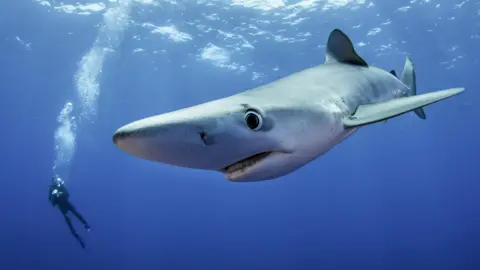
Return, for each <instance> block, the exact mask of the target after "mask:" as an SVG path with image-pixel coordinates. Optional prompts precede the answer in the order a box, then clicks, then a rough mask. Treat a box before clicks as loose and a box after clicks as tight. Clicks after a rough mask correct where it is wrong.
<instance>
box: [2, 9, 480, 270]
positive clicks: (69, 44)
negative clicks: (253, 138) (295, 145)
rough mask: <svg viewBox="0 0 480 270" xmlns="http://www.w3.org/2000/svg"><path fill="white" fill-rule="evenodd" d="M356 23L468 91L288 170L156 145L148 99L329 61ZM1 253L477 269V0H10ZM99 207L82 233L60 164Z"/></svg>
mask: <svg viewBox="0 0 480 270" xmlns="http://www.w3.org/2000/svg"><path fill="white" fill-rule="evenodd" d="M334 28H339V29H342V30H343V31H344V32H345V33H346V34H347V35H349V37H350V38H351V39H352V42H353V43H354V44H355V47H356V50H357V52H358V53H359V55H361V56H362V57H363V58H364V59H365V60H366V61H367V62H368V63H369V64H370V65H374V66H377V67H380V68H383V69H385V70H390V69H395V70H396V71H397V74H400V73H401V71H402V69H403V64H404V61H405V57H406V56H407V55H408V56H410V57H411V58H412V59H413V61H414V62H415V65H416V72H417V91H418V93H426V92H430V91H435V90H440V89H446V88H452V87H465V88H466V91H465V92H464V93H463V94H461V95H459V96H457V97H454V98H452V99H449V100H447V101H444V102H440V103H437V104H434V105H431V106H428V107H426V108H425V112H426V114H427V119H426V120H421V119H419V118H417V117H416V116H415V115H414V114H413V113H409V114H406V115H403V116H401V117H398V118H395V119H392V120H389V121H388V122H387V123H385V124H384V123H379V124H375V125H371V126H367V127H364V128H362V129H360V130H359V131H358V132H357V133H356V134H354V135H353V136H352V137H350V138H349V139H347V140H345V141H344V142H342V143H341V144H339V145H338V146H337V147H335V148H334V149H333V150H332V151H330V152H328V153H327V154H326V155H324V156H322V157H320V158H318V159H317V160H315V161H313V162H311V163H310V164H308V165H307V166H305V167H303V168H301V169H300V170H298V171H295V172H294V173H292V174H289V175H286V176H284V177H281V178H279V179H276V180H272V181H265V182H256V183H234V182H230V181H228V180H226V179H225V177H224V175H222V174H220V173H216V172H209V171H201V170H193V169H185V168H179V167H173V166H168V165H164V164H160V163H153V162H150V161H146V160H141V159H139V158H136V157H134V156H131V155H129V154H127V153H125V152H123V151H121V150H119V149H118V148H117V147H116V146H115V145H114V144H113V143H112V135H113V133H114V131H115V130H116V129H117V128H119V127H120V126H122V125H124V124H126V123H129V122H131V121H134V120H137V119H140V118H144V117H147V116H151V115H155V114H160V113H164V112H168V111H172V110H176V109H180V108H183V107H187V106H191V105H195V104H198V103H201V102H206V101H209V100H212V99H217V98H221V97H225V96H228V95H232V94H235V93H239V92H241V91H244V90H246V89H249V88H253V87H256V86H260V85H262V84H265V83H268V82H271V81H274V80H276V79H279V78H281V77H284V76H287V75H289V74H292V73H294V72H297V71H300V70H302V69H305V68H309V67H312V66H315V65H319V64H322V63H323V62H324V59H325V43H326V40H327V38H328V35H329V33H330V32H331V31H332V30H333V29H334ZM0 38H1V39H0V66H1V67H2V68H1V72H0V81H1V82H2V87H1V88H2V90H1V91H0V105H1V106H0V115H1V117H2V118H1V124H0V127H1V133H2V135H1V143H2V145H1V148H0V149H1V151H0V170H1V176H2V177H1V178H2V181H1V183H2V185H1V187H0V210H1V211H0V213H2V215H1V217H0V269H4V270H16V269H22V270H23V269H68V270H76V269H116V270H122V269H229V270H234V269H249V270H254V269H275V270H280V269H437V270H439V269H455V270H460V269H480V183H479V181H480V177H479V176H478V175H479V174H478V171H479V166H480V159H479V151H480V147H479V143H478V136H479V135H478V134H479V132H480V128H479V127H480V121H479V117H478V116H479V115H480V109H479V106H477V105H478V104H479V103H480V94H479V93H478V91H479V89H478V88H479V87H478V85H479V82H480V81H479V69H480V63H479V59H480V50H479V49H480V1H477V0H465V1H461V0H410V1H400V0H392V1H390V0H389V1H381V0H372V1H370V0H295V1H286V0H264V1H261V0H230V1H227V0H210V1H206V0H192V1H180V0H165V1H160V0H123V1H122V0H110V1H104V2H97V1H96V0H89V1H84V0H76V1H73V0H71V1H70V0H64V1H59V0H56V1H53V0H50V1H47V0H33V1H32V0H15V1H13V0H2V1H1V2H0ZM55 173H58V174H59V175H60V176H61V177H62V178H63V179H64V180H65V182H66V183H67V186H68V188H69V191H70V193H71V201H72V203H74V204H75V206H76V207H77V209H78V210H79V211H80V212H81V213H82V214H83V215H84V217H85V218H86V219H87V220H88V222H89V223H90V224H91V226H92V231H91V232H88V233H87V232H85V231H84V230H83V228H82V226H81V224H80V223H79V222H77V220H76V219H75V218H72V219H73V222H74V225H75V227H76V228H77V229H78V231H79V233H80V234H81V235H82V237H83V238H84V239H85V241H86V244H87V248H86V249H85V250H84V249H81V247H80V246H79V245H78V243H77V241H76V240H75V239H74V238H73V237H72V235H71V234H70V232H69V230H68V227H67V226H66V224H65V221H64V220H63V217H62V215H61V214H60V212H59V211H58V209H55V208H53V207H52V206H51V204H50V203H49V202H48V199H47V195H48V194H47V193H48V185H49V184H50V179H51V177H52V176H53V175H54V174H55Z"/></svg>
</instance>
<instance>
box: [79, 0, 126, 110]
mask: <svg viewBox="0 0 480 270" xmlns="http://www.w3.org/2000/svg"><path fill="white" fill-rule="evenodd" d="M131 6H132V0H123V1H119V2H117V3H115V6H113V7H111V8H109V9H108V10H107V12H105V13H104V14H103V24H102V26H101V27H100V30H99V32H98V35H97V38H96V40H95V42H94V43H93V46H92V48H91V49H90V51H89V52H88V53H87V54H85V55H84V56H83V58H82V60H81V61H80V65H79V69H78V71H77V73H76V74H75V81H76V88H77V95H78V97H79V98H80V101H81V107H82V112H81V114H80V116H81V118H82V119H83V118H86V119H90V118H91V117H92V116H94V115H96V109H97V99H98V96H99V95H100V84H99V82H98V79H99V77H100V74H101V73H102V69H103V64H104V62H105V57H106V54H107V53H109V52H114V51H115V49H116V48H117V47H118V45H119V44H120V43H121V42H122V40H123V32H124V30H125V28H126V27H127V26H128V23H129V17H130V11H131V8H132V7H131Z"/></svg>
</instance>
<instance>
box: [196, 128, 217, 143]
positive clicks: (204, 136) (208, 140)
mask: <svg viewBox="0 0 480 270" xmlns="http://www.w3.org/2000/svg"><path fill="white" fill-rule="evenodd" d="M198 134H199V135H200V139H202V141H203V143H204V144H205V146H209V145H212V144H213V143H214V141H213V138H212V137H211V136H208V134H207V133H206V132H205V131H201V132H199V133H198Z"/></svg>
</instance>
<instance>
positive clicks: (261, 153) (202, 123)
mask: <svg viewBox="0 0 480 270" xmlns="http://www.w3.org/2000/svg"><path fill="white" fill-rule="evenodd" d="M325 51H326V52H325V62H324V63H323V64H320V65H318V66H315V67H312V68H308V69H305V70H302V71H299V72H296V73H294V74H291V75H289V76H286V77H284V78H281V79H279V80H276V81H273V82H270V83H268V84H265V85H262V86H259V87H256V88H253V89H249V90H247V91H244V92H241V93H238V94H235V95H232V96H228V97H224V98H220V99H217V100H212V101H209V102H205V103H202V104H199V105H195V106H191V107H187V108H183V109H180V110H176V111H172V112H167V113H163V114H160V115H155V116H151V117H147V118H144V119H140V120H137V121H134V122H132V123H129V124H126V125H124V126H122V127H120V128H119V129H118V130H117V131H116V132H115V133H114V135H113V142H114V143H115V144H116V145H117V146H118V147H119V148H120V149H122V150H123V151H125V152H128V153H130V154H131V155H134V156H136V157H139V158H142V159H146V160H151V161H155V162H160V163H164V164H169V165H174V166H180V167H185V168H192V169H201V170H211V171H218V172H220V173H222V174H224V175H225V176H226V178H227V179H229V180H230V181H235V182H254V181H264V180H271V179H277V178H279V177H282V176H284V175H287V174H290V173H292V172H294V171H296V170H298V169H300V168H301V167H303V166H305V165H306V164H308V163H310V162H311V161H313V160H315V159H317V158H318V157H320V156H322V155H324V154H325V153H327V152H328V151H329V150H331V149H332V148H334V147H335V146H336V145H337V144H339V143H341V142H342V141H343V140H345V139H346V138H348V137H349V136H351V135H352V134H354V133H355V132H356V131H357V130H358V129H359V128H361V127H363V126H366V125H371V124H374V123H377V122H385V121H386V120H388V119H391V118H394V117H397V116H400V115H403V114H405V113H408V112H413V113H415V114H416V115H417V116H418V117H419V118H421V119H426V114H425V112H424V109H423V108H424V107H425V106H427V105H430V104H433V103H435V102H439V101H441V100H444V99H447V98H450V97H452V96H455V95H457V94H459V93H461V92H463V91H464V88H451V89H446V90H440V91H436V92H431V93H426V94H422V95H418V94H417V90H416V75H415V67H414V64H413V62H412V60H411V59H410V58H409V57H407V59H406V61H405V66H404V70H403V72H402V76H401V78H398V77H397V76H396V73H395V72H394V71H386V70H383V69H380V68H377V67H374V66H370V65H368V64H367V62H366V61H365V60H363V59H362V58H361V57H360V56H359V55H358V54H357V52H356V51H355V49H354V46H353V44H352V42H351V40H350V38H349V37H348V36H347V35H346V34H345V33H344V32H342V31H341V30H340V29H334V30H333V31H332V32H331V33H330V35H329V37H328V40H327V44H326V50H325Z"/></svg>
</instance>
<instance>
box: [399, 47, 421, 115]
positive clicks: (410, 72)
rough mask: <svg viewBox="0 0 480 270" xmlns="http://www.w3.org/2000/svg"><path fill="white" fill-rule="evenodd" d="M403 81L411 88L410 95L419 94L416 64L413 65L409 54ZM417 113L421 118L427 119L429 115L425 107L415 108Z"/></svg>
mask: <svg viewBox="0 0 480 270" xmlns="http://www.w3.org/2000/svg"><path fill="white" fill-rule="evenodd" d="M402 82H403V83H404V84H405V85H406V86H407V87H408V88H410V95H409V96H415V95H417V83H416V77H415V66H414V65H413V62H412V59H410V57H408V56H407V59H406V60H405V66H404V68H403V72H402ZM414 112H415V114H416V115H417V116H418V117H420V118H421V119H426V118H427V116H426V115H425V112H424V111H423V109H422V108H421V107H420V108H417V109H415V110H414Z"/></svg>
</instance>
